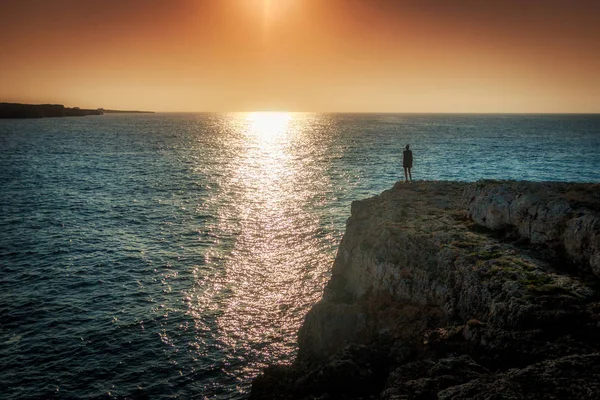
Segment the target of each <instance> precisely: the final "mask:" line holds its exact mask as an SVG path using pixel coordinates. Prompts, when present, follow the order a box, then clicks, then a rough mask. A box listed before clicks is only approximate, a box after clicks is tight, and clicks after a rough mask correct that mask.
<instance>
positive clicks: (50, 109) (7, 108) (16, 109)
mask: <svg viewBox="0 0 600 400" xmlns="http://www.w3.org/2000/svg"><path fill="white" fill-rule="evenodd" d="M102 114H103V112H102V110H86V109H82V108H78V107H74V108H69V107H65V106H63V105H62V104H20V103H0V118H50V117H83V116H86V115H102Z"/></svg>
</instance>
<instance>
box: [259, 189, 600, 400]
mask: <svg viewBox="0 0 600 400" xmlns="http://www.w3.org/2000/svg"><path fill="white" fill-rule="evenodd" d="M351 212H352V214H351V217H350V218H349V219H348V222H347V226H346V232H345V234H344V237H343V239H342V242H341V243H340V247H339V250H338V254H337V257H336V260H335V262H334V265H333V270H332V277H331V280H330V282H329V283H328V285H327V287H326V288H325V291H324V295H323V299H322V300H321V301H320V302H319V303H318V304H316V305H315V306H314V307H313V308H312V309H311V310H310V311H309V313H308V315H307V316H306V319H305V322H304V324H303V326H302V327H301V329H300V331H299V333H298V344H299V351H298V356H297V359H296V361H295V362H294V364H293V365H291V366H272V367H269V368H267V369H266V370H265V372H264V374H263V375H261V376H259V377H257V378H256V379H255V380H254V381H253V385H252V394H251V398H252V399H387V400H392V399H394V400H397V399H478V398H480V399H484V398H485V399H489V398H503V399H532V398H557V399H592V398H594V399H595V398H597V396H598V393H600V379H599V378H600V341H599V340H598V338H599V337H600V287H599V286H598V283H599V281H600V234H599V233H598V232H599V230H600V229H599V228H600V184H575V183H545V182H541V183H533V182H505V181H481V182H477V183H459V182H416V183H412V184H403V183H398V184H396V185H395V186H394V187H393V188H392V189H390V190H387V191H385V192H383V193H382V194H381V195H379V196H376V197H373V198H370V199H367V200H362V201H355V202H353V203H352V210H351Z"/></svg>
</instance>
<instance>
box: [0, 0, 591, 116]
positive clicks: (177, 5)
mask: <svg viewBox="0 0 600 400" xmlns="http://www.w3.org/2000/svg"><path fill="white" fill-rule="evenodd" d="M450 4H452V5H450ZM599 15H600V1H577V0H573V1H552V0H527V1H525V0H520V1H513V0H510V1H499V0H480V1H476V0H462V1H449V0H446V1H440V0H420V1H402V0H381V1H379V0H164V1H159V0H119V1H112V0H102V1H99V0H82V1H79V0H2V2H1V3H0V101H10V102H27V103H62V104H65V105H69V106H81V107H90V108H97V107H104V108H121V109H148V110H156V111H257V110H287V111H348V112H600V20H599Z"/></svg>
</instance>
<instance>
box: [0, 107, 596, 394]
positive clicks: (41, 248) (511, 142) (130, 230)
mask: <svg viewBox="0 0 600 400" xmlns="http://www.w3.org/2000/svg"><path fill="white" fill-rule="evenodd" d="M406 143H410V144H411V147H412V148H413V151H414V157H415V165H414V168H413V177H414V178H415V179H442V180H466V181H474V180H477V179H481V178H496V179H519V180H520V179H526V180H558V181H593V182H598V181H600V172H599V167H600V116H577V115H566V116H484V115H471V116H460V115H455V116H450V115H438V116H435V115H412V116H409V115H315V114H291V115H288V114H250V115H239V114H235V115H233V114H232V115H225V114H223V115H219V114H198V115H193V114H187V115H186V114H180V115H177V114H175V115H168V114H155V115H106V116H100V117H85V118H63V119H41V120H5V121H0V187H1V192H0V228H1V232H2V233H1V236H0V387H2V398H5V399H20V398H61V399H70V398H90V397H92V398H95V397H103V398H118V397H120V396H132V397H133V396H136V395H147V396H149V397H150V398H151V399H163V398H182V399H186V398H192V397H194V398H202V397H203V396H205V397H206V398H223V399H230V398H245V397H246V396H247V393H248V389H249V383H250V380H251V379H252V377H253V376H255V375H256V374H257V373H258V371H259V370H260V368H262V367H263V366H265V365H266V364H268V363H274V362H289V361H290V360H291V359H292V358H293V356H294V354H295V351H296V344H295V341H296V330H297V328H298V326H299V325H300V324H301V322H302V319H303V317H304V315H305V314H306V312H307V311H308V309H309V308H310V306H311V305H312V304H314V303H315V302H316V301H318V299H319V298H320V296H321V293H322V289H323V286H324V284H325V283H326V281H327V279H328V276H329V271H330V267H331V263H332V261H333V258H334V256H335V251H336V249H337V245H338V242H339V240H340V238H341V235H342V233H343V229H344V223H345V220H346V218H347V217H348V216H349V209H350V202H351V201H352V200H355V199H359V198H363V197H366V196H370V195H374V194H377V193H379V192H381V191H382V190H385V189H387V188H389V187H391V186H392V185H393V183H394V182H395V181H396V180H398V179H400V175H401V171H400V169H401V168H399V167H400V162H401V160H400V158H401V154H402V149H403V147H404V146H405V144H406Z"/></svg>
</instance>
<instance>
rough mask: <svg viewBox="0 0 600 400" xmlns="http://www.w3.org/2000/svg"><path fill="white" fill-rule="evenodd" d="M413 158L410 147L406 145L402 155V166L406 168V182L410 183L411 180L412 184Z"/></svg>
mask: <svg viewBox="0 0 600 400" xmlns="http://www.w3.org/2000/svg"><path fill="white" fill-rule="evenodd" d="M412 164H413V157H412V151H410V145H408V144H407V145H406V148H405V149H404V152H403V153H402V166H403V167H404V181H405V182H408V181H409V179H410V181H411V182H412V175H411V173H410V169H411V168H412Z"/></svg>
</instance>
